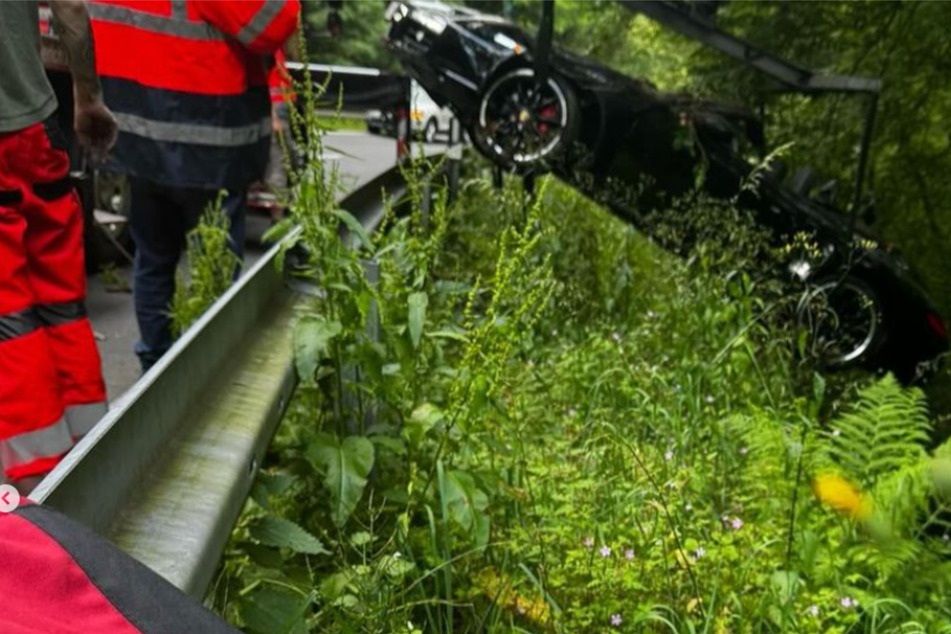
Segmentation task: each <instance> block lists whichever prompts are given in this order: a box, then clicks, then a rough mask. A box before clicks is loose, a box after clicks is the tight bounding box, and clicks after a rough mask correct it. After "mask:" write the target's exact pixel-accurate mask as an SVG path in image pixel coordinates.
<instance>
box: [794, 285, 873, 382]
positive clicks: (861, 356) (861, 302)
mask: <svg viewBox="0 0 951 634" xmlns="http://www.w3.org/2000/svg"><path fill="white" fill-rule="evenodd" d="M797 316H798V321H799V325H800V326H801V327H802V328H803V332H804V333H805V334H806V352H807V353H808V355H809V356H811V357H813V358H814V359H816V360H817V361H819V362H820V363H821V364H822V365H824V366H826V367H828V368H844V367H847V366H852V365H857V364H859V363H861V362H863V361H867V360H868V359H869V358H870V357H871V356H872V355H874V353H875V351H876V350H877V348H878V347H879V345H880V344H881V342H882V338H883V335H884V324H883V323H882V313H881V305H880V302H879V300H878V297H877V296H876V294H875V292H874V291H873V290H872V289H871V288H870V287H869V286H868V284H866V283H865V282H863V281H862V280H860V279H858V278H855V277H852V276H846V277H844V278H826V279H824V280H819V281H818V282H817V283H816V284H815V285H813V286H812V287H811V288H810V289H809V290H808V291H807V292H806V293H805V294H804V295H803V296H802V297H801V298H800V300H799V304H798V306H797Z"/></svg>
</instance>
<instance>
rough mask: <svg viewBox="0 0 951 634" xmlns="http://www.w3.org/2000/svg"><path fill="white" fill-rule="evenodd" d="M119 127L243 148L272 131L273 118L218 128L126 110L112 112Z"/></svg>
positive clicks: (155, 136)
mask: <svg viewBox="0 0 951 634" xmlns="http://www.w3.org/2000/svg"><path fill="white" fill-rule="evenodd" d="M113 115H114V116H115V118H116V120H117V121H118V122H119V129H120V130H121V131H123V132H128V133H129V134H134V135H136V136H141V137H145V138H147V139H152V140H153V141H164V142H166V143H186V144H189V145H212V146H217V147H240V146H242V145H251V144H253V143H256V142H257V141H259V140H260V139H262V138H264V137H266V136H269V135H270V133H271V119H270V118H269V117H268V118H265V119H261V120H260V121H259V122H257V123H251V124H248V125H243V126H239V127H218V126H211V125H202V124H198V123H177V122H174V123H173V122H170V121H156V120H154V119H146V118H145V117H140V116H138V115H134V114H129V113H127V112H113Z"/></svg>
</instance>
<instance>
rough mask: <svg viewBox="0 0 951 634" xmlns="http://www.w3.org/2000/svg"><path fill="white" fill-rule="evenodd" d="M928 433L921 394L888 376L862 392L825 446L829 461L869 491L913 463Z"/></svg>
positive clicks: (922, 450) (925, 409)
mask: <svg viewBox="0 0 951 634" xmlns="http://www.w3.org/2000/svg"><path fill="white" fill-rule="evenodd" d="M930 431H931V424H930V422H929V420H928V415H927V405H926V403H925V402H924V399H923V398H922V396H921V393H920V392H919V391H917V390H906V389H902V388H901V387H899V386H898V384H897V382H896V381H895V380H894V379H893V378H891V377H888V378H887V379H885V380H883V381H880V382H878V383H875V384H873V385H871V386H869V387H868V388H866V389H864V390H863V391H862V392H861V394H860V400H859V401H858V403H856V404H855V405H854V406H853V407H852V408H851V409H850V411H848V412H846V413H844V414H843V415H841V416H840V417H839V418H837V419H836V421H835V422H834V423H833V424H832V431H831V432H830V433H829V434H828V440H827V441H826V445H827V447H828V449H827V451H828V455H829V458H830V459H831V460H832V461H833V462H834V463H835V464H837V465H838V466H840V467H841V468H842V469H843V470H844V471H845V473H847V474H848V475H849V476H850V477H851V478H852V479H853V480H854V481H855V482H858V483H860V484H861V485H862V486H864V487H873V486H875V484H876V483H877V482H878V480H879V478H880V477H882V476H884V475H888V474H893V473H895V472H898V471H900V470H901V469H902V468H904V467H906V466H908V465H910V464H917V463H918V462H919V461H920V460H921V459H922V458H923V457H924V456H925V450H924V446H925V444H926V443H927V442H928V440H929V438H930V437H931V435H930Z"/></svg>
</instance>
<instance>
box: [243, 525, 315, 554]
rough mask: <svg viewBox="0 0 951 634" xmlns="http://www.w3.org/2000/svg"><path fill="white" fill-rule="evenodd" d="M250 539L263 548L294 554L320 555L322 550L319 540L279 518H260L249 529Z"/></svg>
mask: <svg viewBox="0 0 951 634" xmlns="http://www.w3.org/2000/svg"><path fill="white" fill-rule="evenodd" d="M250 533H251V537H252V538H254V540H255V541H257V542H258V543H260V544H263V545H265V546H274V547H275V548H290V549H291V550H293V551H294V552H295V553H305V554H308V555H322V554H324V553H326V552H327V551H326V550H324V547H323V544H321V543H320V540H319V539H317V538H316V537H314V536H313V535H311V534H310V533H308V532H307V531H305V530H304V529H303V528H301V527H300V526H298V525H297V524H295V523H294V522H291V521H288V520H285V519H281V518H279V517H270V516H267V517H262V518H260V519H259V520H257V522H255V523H254V524H253V525H252V526H251V528H250Z"/></svg>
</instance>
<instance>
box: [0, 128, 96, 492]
mask: <svg viewBox="0 0 951 634" xmlns="http://www.w3.org/2000/svg"><path fill="white" fill-rule="evenodd" d="M68 172H69V158H68V156H67V155H66V152H65V151H63V150H62V149H60V148H58V147H54V145H53V144H52V143H51V141H50V138H49V136H48V135H47V132H46V129H45V128H44V126H43V124H36V125H34V126H31V127H29V128H27V129H26V130H22V131H20V132H17V133H12V134H2V135H0V191H4V192H19V195H20V198H21V199H20V202H18V203H14V204H12V205H11V206H2V204H0V316H3V315H8V314H10V313H17V312H20V311H23V310H25V309H28V308H31V307H34V306H39V305H44V304H59V303H63V302H81V301H82V300H83V299H84V297H85V294H86V277H85V268H84V256H83V228H82V209H81V207H80V203H79V199H78V197H77V196H76V193H75V192H73V191H70V192H69V193H68V194H66V195H64V196H61V197H59V198H56V199H55V200H52V201H47V200H43V199H41V198H40V197H38V196H37V195H36V194H35V193H34V191H33V187H34V186H35V185H38V184H39V185H42V184H49V183H56V182H61V181H63V180H64V179H66V178H67V176H68ZM105 400H106V388H105V383H104V381H103V379H102V369H101V362H100V359H99V353H98V351H97V349H96V343H95V340H94V338H93V333H92V328H91V326H90V324H89V320H88V319H85V318H83V319H79V320H76V321H72V322H70V323H67V324H63V325H59V326H55V327H47V328H40V329H38V330H34V331H33V332H31V333H29V334H26V335H23V336H19V337H15V338H12V339H8V340H6V341H0V439H6V438H10V437H13V436H17V435H19V434H23V433H26V432H30V431H35V430H38V429H42V428H46V427H48V426H50V425H52V424H54V423H56V422H58V421H59V420H60V419H61V418H62V416H63V412H64V408H65V407H66V406H69V405H82V404H87V403H96V402H104V401H105ZM59 453H60V452H57V454H56V455H50V456H46V457H44V458H41V459H40V460H38V461H36V462H34V463H30V464H29V465H20V466H19V467H18V468H15V469H14V468H12V467H11V466H10V465H5V466H4V470H5V472H6V474H7V476H8V477H11V478H15V477H22V476H26V475H35V474H39V473H44V472H45V471H47V470H49V468H51V467H52V466H53V465H55V463H56V460H57V459H58V454H59Z"/></svg>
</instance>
